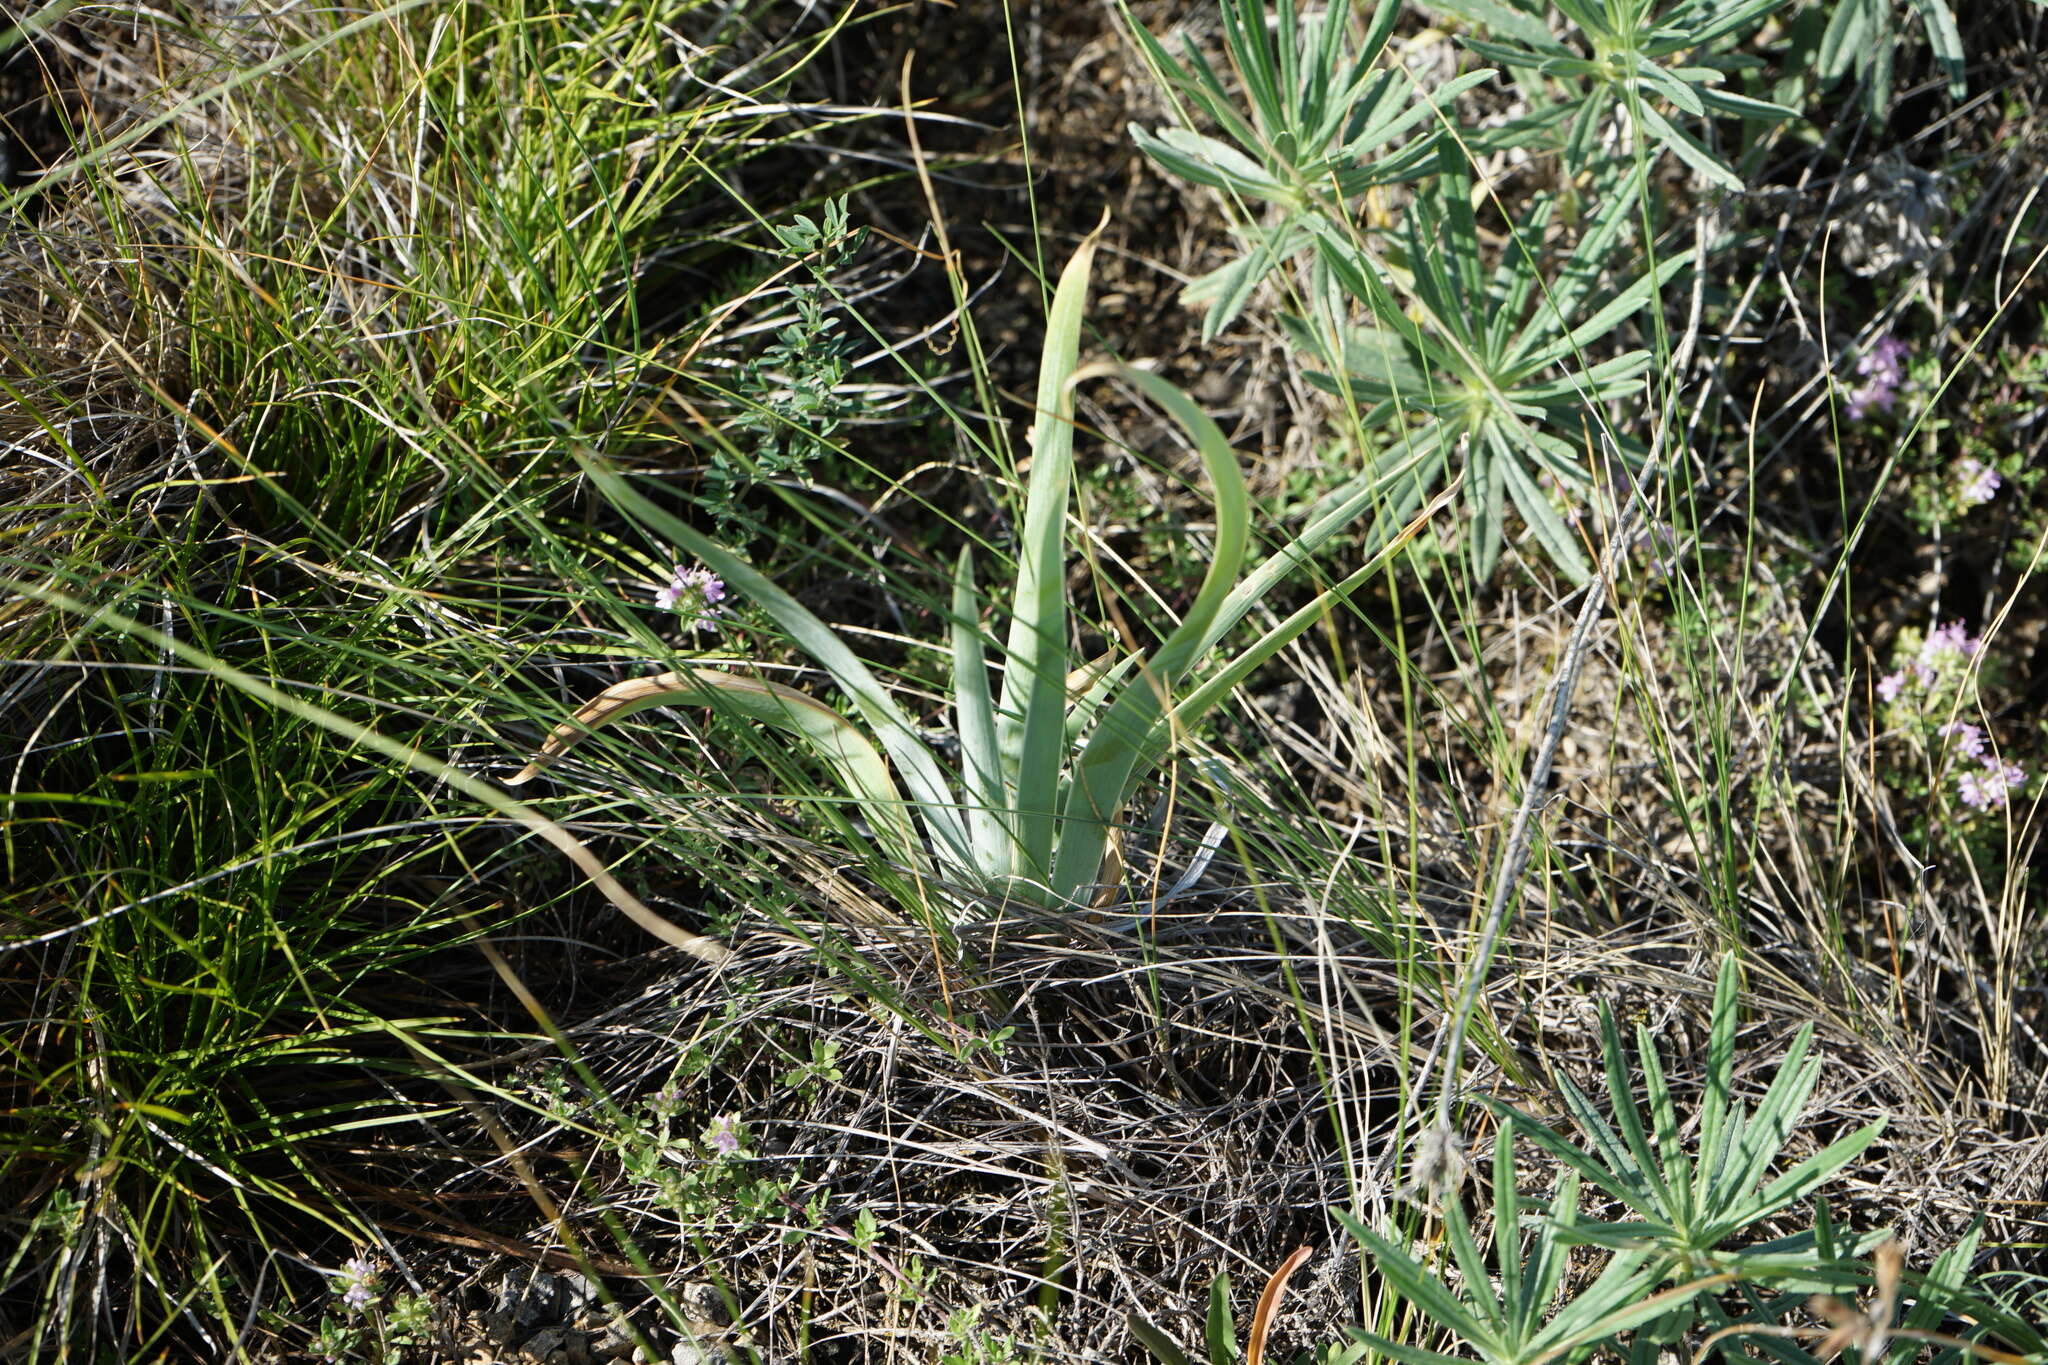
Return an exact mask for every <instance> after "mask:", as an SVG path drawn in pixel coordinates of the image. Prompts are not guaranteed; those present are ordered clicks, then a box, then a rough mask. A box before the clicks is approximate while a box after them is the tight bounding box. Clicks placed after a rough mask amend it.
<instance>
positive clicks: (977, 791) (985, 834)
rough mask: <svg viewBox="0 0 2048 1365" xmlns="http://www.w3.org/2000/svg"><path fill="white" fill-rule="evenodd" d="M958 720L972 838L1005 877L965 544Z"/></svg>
mask: <svg viewBox="0 0 2048 1365" xmlns="http://www.w3.org/2000/svg"><path fill="white" fill-rule="evenodd" d="M953 724H954V727H955V729H956V730H957V731H958V733H959V737H960V766H961V787H962V788H963V790H964V792H965V795H966V798H967V839H968V843H969V844H970V845H971V846H972V847H973V849H974V859H975V864H976V865H977V866H978V867H979V868H980V869H981V873H982V875H983V876H984V877H990V878H994V877H1001V876H1004V875H1006V874H1007V873H1008V872H1009V869H1010V865H1011V863H1012V862H1013V861H1014V850H1013V849H1012V847H1011V837H1012V835H1011V831H1010V830H1009V829H1008V828H1007V827H1006V826H1005V825H1004V823H1003V813H1004V810H1005V803H1004V800H1003V769H1002V756H1001V754H1000V753H999V752H998V751H997V749H996V706H995V699H994V697H993V696H992V695H991V694H990V692H989V686H988V655H987V652H986V650H985V649H984V647H983V644H982V634H981V612H980V609H979V607H978V605H977V602H976V597H975V592H974V551H973V549H972V547H968V546H963V547H962V548H961V550H960V561H959V564H958V565H957V566H956V567H955V569H954V571H953Z"/></svg>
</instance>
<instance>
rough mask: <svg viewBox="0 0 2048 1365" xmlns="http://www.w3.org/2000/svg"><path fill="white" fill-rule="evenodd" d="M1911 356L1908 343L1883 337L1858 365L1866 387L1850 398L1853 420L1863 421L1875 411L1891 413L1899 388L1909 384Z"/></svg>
mask: <svg viewBox="0 0 2048 1365" xmlns="http://www.w3.org/2000/svg"><path fill="white" fill-rule="evenodd" d="M1908 354H1909V352H1908V351H1907V349H1906V343H1905V342H1903V341H1900V340H1899V339H1898V338H1897V337H1895V336H1891V335H1885V336H1881V337H1879V338H1878V339H1877V344H1876V345H1874V346H1872V347H1871V348H1870V349H1869V350H1868V351H1866V352H1865V353H1864V354H1863V356H1862V358H1861V359H1859V360H1858V361H1857V362H1856V373H1857V374H1858V375H1859V376H1861V377H1862V379H1863V383H1861V384H1859V385H1858V386H1857V387H1856V388H1855V389H1854V390H1853V391H1851V392H1850V394H1849V420H1851V421H1861V420H1863V417H1864V414H1866V413H1868V412H1869V411H1870V410H1871V409H1873V408H1875V409H1876V410H1877V411H1879V412H1890V411H1891V409H1892V403H1893V401H1894V400H1896V399H1897V398H1898V396H1899V385H1901V384H1903V383H1905V382H1906V356H1907V355H1908Z"/></svg>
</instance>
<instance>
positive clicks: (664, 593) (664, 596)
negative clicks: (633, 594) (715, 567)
mask: <svg viewBox="0 0 2048 1365" xmlns="http://www.w3.org/2000/svg"><path fill="white" fill-rule="evenodd" d="M725 596H726V594H725V583H724V581H723V580H721V579H720V578H719V577H718V576H717V575H716V574H714V573H712V572H711V570H709V569H686V568H684V567H683V566H682V565H680V564H678V565H676V566H675V568H674V570H673V571H671V572H670V574H669V579H668V582H667V583H666V584H664V585H663V586H662V587H661V588H660V589H659V590H657V591H656V592H655V594H654V604H655V605H656V606H658V607H662V608H666V609H668V610H672V611H679V612H681V613H682V614H683V615H684V616H686V617H688V618H689V623H690V629H691V630H716V629H718V619H717V618H718V617H719V615H720V614H721V613H723V612H724V611H725V608H724V607H723V606H722V605H720V604H721V603H723V602H724V601H725Z"/></svg>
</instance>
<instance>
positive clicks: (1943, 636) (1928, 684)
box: [1877, 621, 2027, 811]
mask: <svg viewBox="0 0 2048 1365" xmlns="http://www.w3.org/2000/svg"><path fill="white" fill-rule="evenodd" d="M1910 643H1911V642H1910V638H1909V639H1908V641H1907V644H1908V647H1909V648H1910ZM1983 651H1984V642H1983V641H1982V640H1981V639H1978V638H1977V637H1976V636H1973V635H1971V634H1970V632H1969V630H1968V629H1967V628H1966V627H1965V626H1964V625H1963V623H1962V622H1960V621H1950V622H1949V623H1948V624H1947V625H1942V624H1940V623H1939V622H1937V623H1936V624H1935V626H1934V628H1933V629H1932V630H1929V631H1928V632H1927V636H1926V638H1925V639H1923V640H1922V641H1921V642H1920V647H1919V648H1918V649H1917V650H1914V651H1913V652H1912V655H1911V657H1909V658H1908V659H1907V660H1906V661H1905V663H1904V665H1903V666H1902V667H1900V668H1899V669H1897V670H1896V671H1895V672H1892V673H1889V674H1887V675H1885V677H1883V678H1882V679H1880V680H1879V682H1878V684H1877V694H1878V695H1879V696H1880V697H1883V698H1884V699H1885V700H1886V701H1887V702H1891V703H1893V704H1895V705H1897V706H1900V707H1903V708H1904V710H1903V711H1902V712H1901V711H1895V712H1894V713H1893V721H1892V723H1893V724H1900V723H1906V724H1908V725H1911V724H1913V723H1914V722H1915V721H1916V720H1917V723H1918V724H1919V725H1929V724H1931V721H1932V718H1934V717H1937V716H1940V715H1943V714H1946V715H1950V716H1953V715H1954V714H1955V713H1956V712H1957V711H1958V710H1962V711H1968V710H1971V709H1973V708H1974V707H1975V706H1976V704H1977V703H1976V682H1975V679H1974V678H1973V676H1972V674H1971V665H1972V663H1973V662H1974V661H1975V660H1976V659H1977V657H1978V656H1979V655H1980V654H1982V653H1983ZM1922 733H1926V731H1922ZM1934 733H1936V734H1938V735H1939V736H1940V737H1941V738H1942V739H1944V740H1946V741H1948V743H1947V746H1946V749H1947V757H1946V758H1944V759H1943V760H1942V761H1941V766H1942V767H1943V768H1944V769H1945V770H1946V771H1947V772H1949V773H1953V774H1954V775H1955V780H1956V799H1957V800H1959V801H1961V802H1962V803H1963V804H1964V805H1965V806H1968V807H1969V808H1970V809H1971V810H1973V811H1986V810H1993V809H1997V808H2000V807H2003V806H2004V805H2005V803H2006V798H2007V796H2008V795H2009V794H2010V793H2011V792H2013V791H2015V790H2017V789H2018V788H2020V787H2023V786H2025V785H2026V782H2027V770H2026V769H2025V768H2022V767H2021V766H2020V765H2019V764H2017V763H2009V762H2007V761H2006V760H2005V759H2003V758H2001V757H2000V756H1999V755H1998V754H1996V753H1994V752H1993V751H1992V749H1991V742H1990V737H1989V736H1988V735H1986V734H1985V733H1984V727H1983V726H1981V725H1973V724H1971V723H1970V722H1969V721H1966V720H1950V721H1948V722H1946V723H1945V724H1943V725H1941V726H1940V727H1939V728H1938V729H1935V730H1934ZM1970 761H1974V766H1971V762H1970Z"/></svg>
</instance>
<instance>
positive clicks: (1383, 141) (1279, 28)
mask: <svg viewBox="0 0 2048 1365" xmlns="http://www.w3.org/2000/svg"><path fill="white" fill-rule="evenodd" d="M1399 10H1400V6H1399V4H1398V0H1379V3H1378V4H1377V5H1376V6H1375V7H1374V10H1373V12H1372V16H1371V18H1370V19H1369V20H1368V21H1367V24H1366V27H1365V33H1364V37H1363V39H1362V40H1361V41H1360V42H1359V44H1358V45H1357V47H1356V49H1355V50H1354V49H1353V47H1352V45H1351V42H1350V40H1349V38H1348V36H1347V29H1348V24H1349V15H1350V0H1332V3H1330V4H1329V5H1327V6H1326V7H1325V8H1324V9H1323V10H1322V12H1321V13H1319V14H1314V15H1311V16H1308V17H1304V16H1303V15H1302V13H1301V12H1300V9H1299V8H1298V7H1297V5H1296V4H1295V0H1279V2H1278V4H1277V6H1275V7H1271V9H1270V12H1269V0H1224V3H1223V5H1222V11H1221V17H1222V20H1223V36H1224V47H1225V50H1226V51H1227V53H1228V54H1229V57H1230V61H1231V65H1232V67H1233V68H1234V70H1235V72H1236V74H1237V78H1238V84H1239V86H1240V88H1241V91H1242V95H1241V99H1238V98H1233V97H1232V95H1231V94H1230V93H1229V92H1228V91H1227V90H1226V89H1225V87H1224V84H1223V82H1222V80H1221V79H1220V78H1219V77H1218V76H1217V74H1216V72H1215V71H1214V70H1213V69H1212V68H1211V67H1210V65H1209V63H1208V62H1207V61H1206V60H1205V59H1204V58H1203V57H1202V56H1201V54H1200V52H1199V51H1197V50H1195V49H1194V48H1192V47H1188V48H1186V49H1185V50H1184V51H1183V53H1182V54H1181V55H1180V56H1179V57H1175V56H1174V55H1172V54H1170V53H1169V52H1168V51H1167V50H1166V47H1165V45H1164V44H1163V43H1161V42H1160V41H1159V40H1158V39H1157V38H1155V37H1153V36H1152V34H1151V33H1150V32H1148V31H1147V30H1146V29H1145V28H1144V27H1143V26H1142V25H1140V24H1138V23H1136V21H1135V20H1133V19H1132V18H1131V16H1130V14H1129V13H1128V11H1127V10H1126V11H1125V13H1124V18H1125V21H1126V22H1127V23H1128V24H1129V25H1130V28H1131V31H1132V34H1133V36H1134V38H1135V39H1136V41H1137V43H1138V46H1139V48H1140V50H1141V51H1142V52H1143V53H1144V54H1145V56H1146V58H1147V60H1148V62H1149V63H1150V64H1151V66H1152V68H1153V70H1154V72H1155V74H1156V75H1157V77H1158V79H1159V80H1160V81H1161V82H1162V83H1163V84H1164V85H1165V86H1166V87H1167V88H1168V89H1169V90H1172V91H1174V92H1175V93H1177V94H1179V95H1180V96H1182V97H1183V98H1184V99H1185V100H1186V101H1187V103H1188V104H1190V105H1192V106H1193V107H1194V109H1195V110H1196V111H1197V112H1199V113H1200V114H1202V115H1205V116H1206V117H1207V118H1208V119H1209V120H1211V121H1212V122H1213V123H1214V124H1215V125H1216V129H1217V133H1218V136H1214V137H1212V136H1208V135H1205V134H1202V133H1198V132H1196V131H1194V130H1193V129H1192V128H1185V127H1183V128H1164V129H1159V130H1156V131H1153V130H1148V129H1146V128H1143V127H1141V126H1139V125H1137V124H1133V125H1131V128H1130V132H1131V137H1132V139H1133V140H1134V141H1135V142H1136V143H1137V145H1138V147H1139V149H1140V150H1141V151H1142V152H1144V153H1145V155H1146V156H1148V157H1150V158H1151V159H1152V160H1153V161H1155V162H1157V163H1158V164H1159V165H1160V166H1162V167H1163V168H1165V169H1166V170H1168V171H1170V172H1172V173H1173V174H1175V175H1178V176H1180V177H1181V178H1183V179H1185V180H1189V181H1192V182H1193V183H1195V184H1199V185H1203V186H1206V187H1208V188H1211V189H1215V190H1217V191H1219V192H1221V193H1224V194H1226V195H1230V196H1232V197H1234V198H1236V199H1238V200H1240V201H1243V203H1244V204H1245V205H1247V206H1250V205H1256V204H1268V205H1276V206H1278V207H1279V208H1280V210H1281V212H1282V213H1283V214H1285V215H1289V216H1292V215H1295V214H1299V213H1302V212H1304V211H1310V210H1313V212H1314V214H1315V216H1319V217H1324V218H1333V219H1336V220H1339V221H1346V220H1349V219H1350V218H1351V217H1352V216H1353V215H1352V214H1351V212H1350V207H1349V206H1350V202H1351V201H1352V200H1355V199H1356V198H1357V197H1358V196H1360V195H1362V194H1364V193H1366V192H1367V191H1368V190H1370V189H1372V188H1374V187H1375V186H1379V185H1385V184H1391V183H1395V182H1397V181H1402V180H1407V179H1410V178H1412V177H1414V176H1416V175H1419V174H1423V173H1425V172H1426V171H1427V170H1428V168H1429V164H1430V159H1431V156H1432V155H1433V152H1432V148H1433V146H1434V144H1435V142H1436V141H1437V139H1438V138H1439V137H1440V136H1441V135H1442V134H1441V129H1440V127H1438V126H1436V125H1443V124H1447V123H1448V106H1449V105H1450V103H1451V102H1452V101H1454V100H1455V99H1457V98H1458V96H1459V95H1461V94H1463V93H1464V92H1465V91H1467V90H1470V89H1472V88H1473V87H1474V86H1476V85H1479V84H1481V83H1483V82H1485V81H1486V80H1488V79H1490V78H1491V76H1492V73H1491V72H1487V71H1477V72H1468V73H1465V74H1463V75H1460V76H1458V77H1456V78H1455V79H1453V80H1451V81H1449V82H1446V83H1445V84H1444V85H1443V86H1442V87H1440V88H1439V89H1437V90H1434V91H1431V92H1426V93H1423V92H1419V91H1418V90H1417V85H1416V81H1415V79H1414V77H1413V76H1412V75H1410V74H1409V73H1408V72H1406V71H1401V70H1389V69H1376V64H1377V63H1378V62H1379V59H1380V57H1381V55H1382V53H1383V52H1384V50H1385V48H1386V44H1387V40H1388V38H1389V36H1390V35H1391V34H1392V31H1393V24H1394V20H1395V18H1396V17H1397V16H1398V14H1399ZM1404 139H1405V140H1406V142H1405V145H1397V144H1402V143H1403V140H1404ZM1389 149H1392V150H1389ZM1333 195H1334V196H1335V202H1331V200H1332V196H1333ZM1247 235H1248V236H1249V237H1250V239H1251V244H1250V246H1249V247H1248V248H1247V252H1246V255H1245V257H1243V258H1241V259H1240V260H1239V261H1238V262H1235V263H1233V264H1232V266H1229V267H1226V268H1225V269H1226V271H1227V272H1228V273H1227V274H1223V275H1220V276H1218V275H1212V276H1211V277H1208V278H1207V279H1206V280H1205V281H1203V282H1200V285H1199V287H1198V288H1197V289H1196V290H1192V291H1191V292H1190V295H1189V302H1191V303H1194V304H1197V305H1200V304H1203V303H1206V304H1207V308H1206V311H1205V313H1204V316H1203V324H1202V326H1203V336H1204V339H1205V340H1206V339H1208V338H1211V337H1214V336H1215V335H1216V333H1217V332H1219V331H1220V330H1221V329H1222V328H1223V327H1224V326H1226V325H1227V324H1228V323H1229V322H1230V321H1231V320H1232V319H1233V318H1235V317H1236V316H1237V315H1238V313H1239V312H1241V311H1242V310H1243V308H1244V306H1245V303H1246V301H1247V300H1249V298H1250V297H1251V295H1252V293H1253V291H1254V290H1255V289H1256V288H1257V286H1258V284H1259V282H1260V281H1262V280H1264V279H1265V278H1266V277H1267V276H1268V275H1270V274H1271V273H1272V271H1273V270H1274V269H1276V268H1278V267H1279V266H1280V265H1281V264H1282V263H1283V262H1284V261H1286V260H1287V259H1289V258H1290V257H1291V256H1292V255H1294V254H1295V253H1297V252H1299V251H1301V250H1303V249H1305V248H1306V246H1307V245H1308V241H1307V239H1306V237H1304V236H1300V235H1297V234H1294V233H1291V232H1287V231H1285V230H1283V231H1280V232H1253V233H1248V234H1247Z"/></svg>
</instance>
